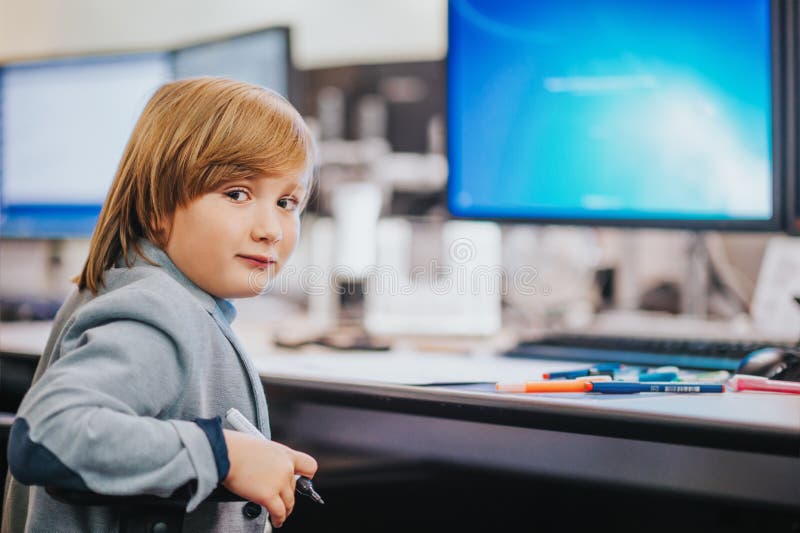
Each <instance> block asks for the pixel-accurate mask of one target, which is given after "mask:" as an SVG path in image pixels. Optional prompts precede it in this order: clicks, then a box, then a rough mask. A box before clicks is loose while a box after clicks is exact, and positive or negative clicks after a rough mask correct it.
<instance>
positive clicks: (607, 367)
mask: <svg viewBox="0 0 800 533" xmlns="http://www.w3.org/2000/svg"><path fill="white" fill-rule="evenodd" d="M620 368H623V365H621V364H619V363H600V364H597V365H594V366H590V367H589V368H581V369H578V370H562V371H559V372H547V373H545V374H542V377H543V378H544V379H556V378H566V379H575V378H579V377H581V376H596V375H598V374H609V375H611V374H613V373H614V371H615V370H618V369H620Z"/></svg>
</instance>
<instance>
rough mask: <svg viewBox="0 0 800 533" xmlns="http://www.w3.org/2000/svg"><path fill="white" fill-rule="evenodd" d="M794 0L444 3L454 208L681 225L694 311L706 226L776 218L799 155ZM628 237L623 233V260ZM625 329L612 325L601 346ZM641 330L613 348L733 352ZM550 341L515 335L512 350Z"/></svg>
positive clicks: (706, 281)
mask: <svg viewBox="0 0 800 533" xmlns="http://www.w3.org/2000/svg"><path fill="white" fill-rule="evenodd" d="M789 4H792V3H791V2H782V1H770V0H744V1H741V2H736V3H734V4H726V6H725V7H724V8H723V7H722V6H719V5H717V4H714V3H702V4H697V3H695V2H692V3H689V2H667V1H653V2H647V3H646V5H645V4H643V3H641V2H629V1H624V2H585V1H578V2H568V3H561V2H535V3H531V2H503V3H499V4H498V3H491V2H485V1H467V0H452V1H450V2H449V7H450V10H449V37H448V38H449V52H448V63H447V65H448V76H447V81H448V113H447V116H448V128H447V132H448V150H449V151H448V155H449V165H450V175H449V181H448V194H447V200H448V207H449V210H450V211H451V213H452V214H453V215H455V216H457V217H464V218H472V219H485V220H486V219H488V220H496V221H501V222H502V221H509V222H512V221H516V222H529V223H537V224H564V225H578V226H581V225H583V226H594V227H597V226H607V227H621V228H641V227H652V228H673V229H680V230H684V231H686V232H688V233H687V234H688V236H689V239H688V240H687V245H686V253H685V255H686V264H685V267H684V268H685V276H684V279H683V284H682V287H681V289H682V310H683V312H684V313H687V314H694V315H697V316H700V317H704V316H706V314H707V311H708V293H709V290H710V287H711V286H712V284H713V282H714V281H715V278H714V271H713V270H712V268H711V265H710V263H711V260H710V258H709V255H711V254H712V251H711V250H709V247H708V245H707V244H706V239H705V236H704V235H703V234H702V233H701V232H703V231H706V230H722V231H778V230H781V229H782V220H783V215H782V213H783V196H782V195H783V188H784V184H785V182H786V181H787V180H788V178H789V177H790V176H792V175H793V173H794V172H795V171H796V169H795V168H789V167H788V165H787V160H788V159H787V152H788V151H793V150H796V147H795V146H794V144H793V145H791V146H787V139H789V138H790V137H787V136H786V135H785V132H786V126H787V124H793V123H794V122H793V121H794V120H795V119H794V117H791V118H788V119H787V117H786V112H787V110H791V109H794V108H793V107H792V106H794V105H796V104H795V100H796V94H794V93H796V91H794V92H793V93H789V92H787V87H788V86H787V80H789V79H790V75H791V74H792V69H793V68H796V66H794V65H788V64H787V61H786V59H787V56H789V54H791V53H793V52H792V50H793V48H792V47H793V46H794V44H793V43H792V42H791V40H792V39H796V28H795V26H794V25H793V24H796V14H794V12H793V11H792V9H793V6H791V5H789ZM577 6H580V9H577V10H576V7H577ZM710 21H713V24H711V23H710ZM489 125H490V126H491V127H489ZM535 244H536V243H535V242H532V246H535ZM630 248H631V246H622V248H621V249H622V251H623V253H622V254H621V255H620V258H621V263H620V265H621V266H622V264H623V263H628V266H629V265H630V256H631V253H632V250H631V249H630ZM623 274H625V275H623V276H618V277H616V278H615V288H616V289H617V290H618V291H619V290H623V291H624V289H625V287H626V286H628V285H630V284H631V280H633V284H634V288H635V289H636V291H627V292H629V293H634V292H637V293H638V292H640V291H639V289H640V287H637V286H635V285H636V273H635V272H633V273H629V272H627V273H626V272H623ZM637 300H638V296H637V297H636V298H631V299H630V301H631V302H632V303H633V302H636V301H637ZM627 308H629V309H633V308H634V305H630V306H629V307H627ZM631 331H635V329H633V330H631ZM798 332H800V328H798ZM625 337H626V336H624V335H623V336H620V337H619V338H617V339H609V348H608V349H609V351H610V352H616V351H618V349H619V348H622V347H623V345H624V342H623V341H625V340H626V338H625ZM641 340H642V342H639V343H634V342H631V343H628V346H627V347H625V349H627V350H628V351H629V352H631V353H636V354H638V355H631V357H633V358H636V357H641V358H642V359H643V360H645V359H647V357H646V355H647V354H651V353H653V352H654V351H658V352H659V353H662V354H665V355H666V356H668V357H669V356H670V355H677V354H683V355H686V354H689V353H690V352H691V353H697V354H700V353H706V352H712V353H715V355H717V356H718V357H721V358H726V357H729V358H730V359H731V361H733V360H735V359H736V358H737V357H741V356H742V355H743V354H742V353H741V352H742V349H743V348H742V347H733V346H728V348H729V349H726V348H725V347H724V346H721V345H715V346H704V347H701V348H702V349H700V350H695V349H693V350H688V349H687V348H686V346H685V345H681V344H679V343H673V344H671V345H669V346H660V347H658V348H656V347H654V344H656V343H655V342H650V341H657V340H658V339H641ZM545 341H547V339H545ZM552 341H553V342H552V344H554V345H556V344H557V345H559V346H562V347H563V349H561V350H550V349H549V348H548V350H549V353H551V355H553V354H555V353H556V352H559V351H560V352H563V353H562V354H561V355H563V356H565V357H567V356H569V355H570V354H575V353H577V352H579V350H571V349H570V347H575V346H579V345H586V346H587V347H591V346H593V345H596V342H595V341H592V342H589V343H588V344H585V343H582V341H580V340H579V339H570V340H569V341H566V340H564V339H563V338H559V339H552ZM644 341H648V342H644ZM532 344H535V343H532ZM541 344H542V345H544V342H543V343H541ZM696 348H697V347H696ZM748 348H749V347H744V349H748ZM548 350H544V351H542V350H539V351H538V352H537V349H536V347H535V346H533V345H524V346H523V345H520V346H519V347H518V349H517V350H516V354H517V355H526V354H527V355H531V356H535V355H536V354H537V353H538V355H539V356H545V355H546V354H545V353H544V352H546V351H548ZM703 350H706V352H703ZM726 350H727V351H726ZM588 351H589V352H591V350H588ZM594 355H597V354H594ZM583 357H589V358H591V357H592V354H591V353H589V354H583ZM619 360H622V359H619ZM698 364H701V363H698ZM703 364H704V363H703ZM708 364H709V365H710V367H712V368H713V367H715V366H714V364H712V363H708Z"/></svg>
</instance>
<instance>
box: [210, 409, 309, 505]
mask: <svg viewBox="0 0 800 533" xmlns="http://www.w3.org/2000/svg"><path fill="white" fill-rule="evenodd" d="M225 418H226V419H227V420H228V423H229V424H230V425H231V426H233V429H235V430H236V431H241V432H242V433H247V434H248V435H252V436H253V437H260V438H262V439H264V440H268V439H267V437H265V436H264V434H263V433H261V432H260V431H259V430H258V428H257V427H255V426H254V425H253V424H251V423H250V421H249V420H248V419H247V418H245V416H244V415H243V414H242V413H240V412H239V410H238V409H235V408H233V407H231V408H230V409H228V412H227V413H226V414H225ZM294 478H295V479H296V480H297V482H296V484H295V490H296V491H297V492H299V493H300V494H302V495H303V496H307V497H309V498H311V499H312V500H314V501H315V502H317V503H325V502H324V501H323V500H322V496H320V495H319V494H318V493H317V491H316V490H314V485H312V484H311V480H310V479H308V478H307V477H305V476H300V475H297V474H295V476H294Z"/></svg>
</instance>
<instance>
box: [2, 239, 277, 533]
mask: <svg viewBox="0 0 800 533" xmlns="http://www.w3.org/2000/svg"><path fill="white" fill-rule="evenodd" d="M143 250H144V252H145V255H146V256H147V257H149V258H150V259H151V260H153V261H154V262H155V263H157V265H159V266H153V265H150V264H149V263H147V262H146V261H145V260H144V259H143V258H142V257H136V259H135V262H134V265H133V266H132V267H131V268H128V267H126V266H125V265H124V264H123V263H122V262H119V263H118V265H117V266H116V267H115V268H112V269H110V270H108V271H107V272H106V274H105V288H103V289H102V290H101V291H100V292H99V294H98V295H97V296H96V297H95V296H92V294H91V293H89V292H88V291H82V292H77V291H74V292H73V293H72V294H71V295H70V296H69V297H68V299H67V300H66V302H65V303H64V305H63V306H62V308H61V309H60V311H59V313H58V315H57V316H56V319H55V323H54V326H53V330H52V332H51V334H50V338H49V340H48V342H47V347H46V349H45V353H44V354H43V355H42V358H41V361H40V362H39V366H38V368H37V370H36V374H35V376H34V384H33V386H32V387H31V389H30V390H29V391H28V393H27V394H26V395H25V398H24V399H23V401H22V404H21V405H20V408H19V411H18V413H17V418H16V419H15V421H14V425H13V426H12V429H11V434H10V437H9V446H8V457H9V473H10V475H9V476H8V478H7V483H6V491H5V502H4V508H3V523H2V533H16V532H23V531H24V532H35V533H84V532H87V531H92V532H107V531H108V532H112V531H113V532H116V531H118V529H119V524H118V519H117V517H116V516H115V514H114V513H113V512H112V511H111V510H110V509H109V508H105V507H75V506H71V505H66V504H63V503H60V502H58V501H56V500H54V499H53V498H51V497H50V496H49V495H48V494H47V493H46V492H45V490H44V488H43V487H42V485H53V486H60V487H66V488H80V489H84V490H91V491H94V492H99V493H103V494H116V495H126V494H128V495H133V494H154V495H159V496H168V495H170V494H172V493H173V492H174V491H175V490H176V489H179V488H181V487H184V486H185V485H187V484H188V485H189V486H190V487H191V490H192V494H193V495H192V498H191V500H190V502H189V505H188V507H187V513H188V514H187V515H186V520H185V525H184V530H185V531H192V532H195V531H219V532H226V533H229V532H238V531H254V532H255V531H264V527H265V522H266V519H267V513H266V511H265V510H263V509H262V512H261V513H260V514H259V515H258V516H257V517H256V518H248V517H247V516H245V514H244V513H243V512H242V511H243V506H244V503H243V502H237V503H217V504H214V503H204V502H203V500H204V499H205V498H206V497H207V496H208V495H209V493H211V491H212V490H214V489H215V488H216V487H217V485H218V484H219V482H220V480H221V479H224V477H225V476H226V475H227V471H228V468H229V463H228V457H227V448H226V447H225V441H224V438H223V435H222V427H223V423H221V421H220V420H219V419H216V418H215V417H222V420H224V415H225V412H226V411H227V409H228V408H230V407H235V408H237V409H238V410H239V411H241V412H242V414H244V415H245V416H246V417H247V418H248V419H249V420H251V421H252V422H254V423H255V424H256V426H258V428H259V429H260V430H261V431H262V432H263V433H264V434H265V435H267V436H268V437H269V420H268V418H267V404H266V399H265V397H264V391H263V388H262V386H261V382H260V379H259V376H258V374H257V372H256V371H255V369H254V367H253V364H252V362H251V361H250V359H249V358H248V357H247V355H246V354H245V353H244V351H243V350H242V347H241V345H240V343H239V341H238V340H237V338H236V336H235V335H234V334H233V332H232V331H231V328H230V321H231V320H232V319H233V318H234V316H235V310H234V308H233V306H232V305H231V304H230V303H229V302H227V301H225V300H221V299H218V298H215V297H213V296H211V295H209V294H208V293H206V292H204V291H203V290H202V289H200V288H199V287H198V286H197V285H195V284H194V283H192V282H191V281H190V280H189V279H188V278H187V277H186V276H184V275H183V273H182V272H180V271H179V270H178V268H177V267H176V266H175V265H174V263H172V261H171V260H170V259H169V257H168V256H167V255H166V253H164V252H163V251H162V250H160V249H159V248H157V247H155V246H154V245H153V244H151V243H150V242H148V241H143ZM225 427H228V426H227V425H225Z"/></svg>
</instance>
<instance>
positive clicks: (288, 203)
mask: <svg viewBox="0 0 800 533" xmlns="http://www.w3.org/2000/svg"><path fill="white" fill-rule="evenodd" d="M299 205H300V204H299V203H298V201H297V200H295V199H294V198H291V197H288V198H281V199H280V200H278V207H280V208H281V209H286V210H287V211H294V210H295V209H297V207H298V206H299Z"/></svg>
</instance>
